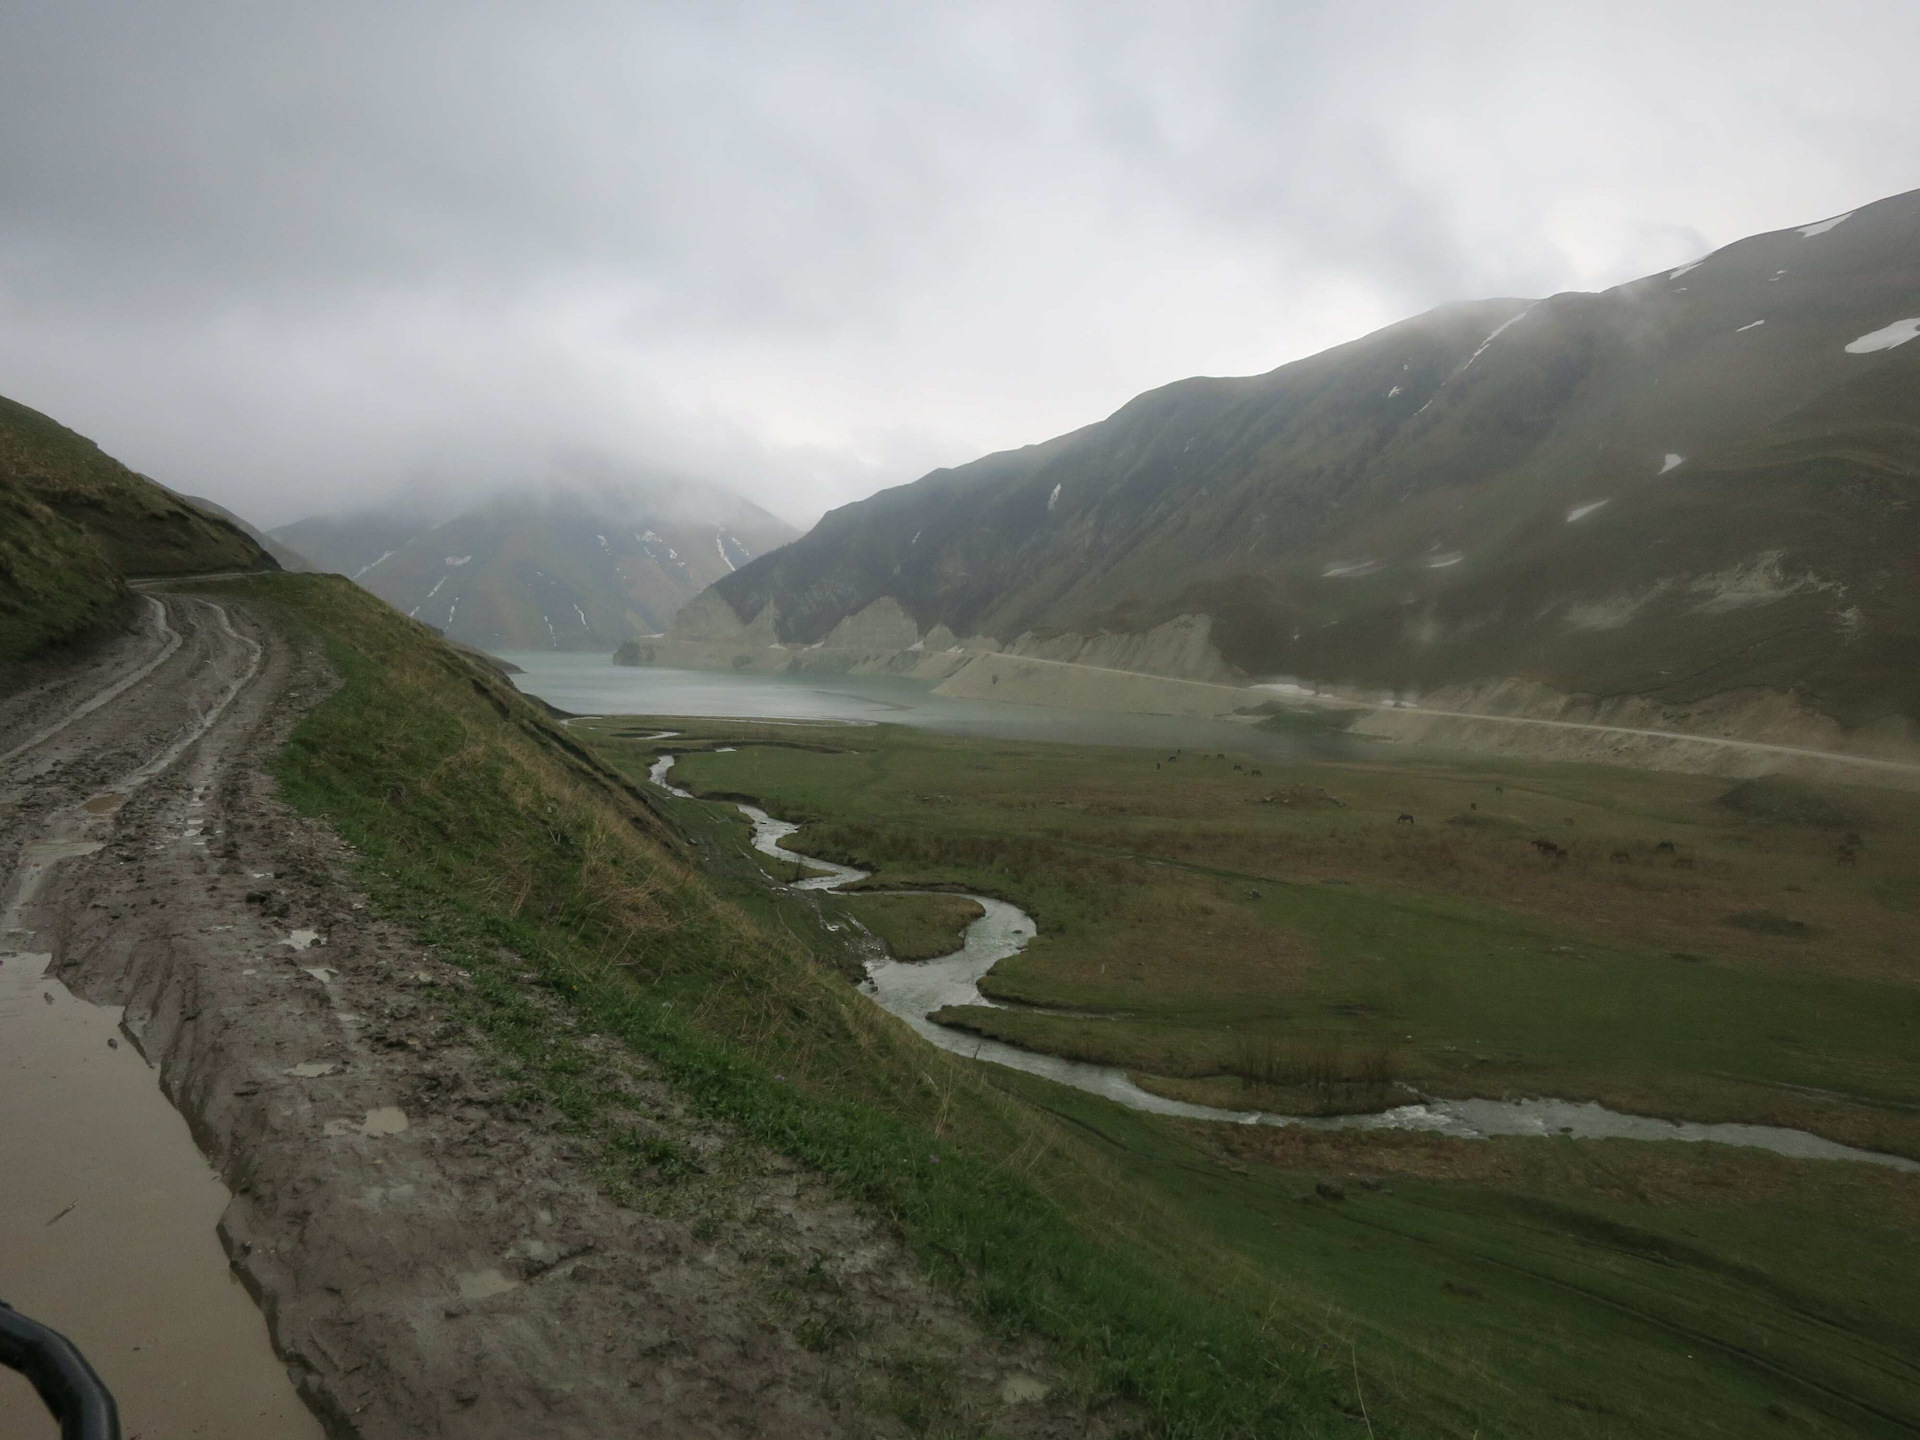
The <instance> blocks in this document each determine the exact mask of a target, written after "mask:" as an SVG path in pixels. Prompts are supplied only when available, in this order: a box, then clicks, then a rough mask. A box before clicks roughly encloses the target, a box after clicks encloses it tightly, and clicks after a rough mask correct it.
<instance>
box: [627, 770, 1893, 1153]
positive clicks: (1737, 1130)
mask: <svg viewBox="0 0 1920 1440" xmlns="http://www.w3.org/2000/svg"><path fill="white" fill-rule="evenodd" d="M673 762H674V757H673V756H672V755H662V756H661V757H660V758H659V759H657V760H656V761H655V762H654V763H653V766H652V768H651V769H649V771H648V772H647V773H648V777H649V778H650V779H651V780H652V781H653V782H654V784H656V785H658V786H660V787H661V788H662V789H664V790H666V791H667V793H668V794H670V795H674V796H677V797H679V798H682V799H691V798H693V796H692V792H691V791H688V790H685V789H682V788H680V787H679V786H676V785H674V784H673V783H672V781H671V780H670V779H669V778H668V773H669V772H670V771H671V770H672V768H673ZM737 808H738V809H739V810H740V812H741V813H742V814H744V815H745V816H746V817H747V818H748V819H749V820H750V821H752V822H753V846H754V849H756V850H758V851H760V852H761V853H762V854H765V855H770V856H773V857H774V858H776V859H779V860H781V861H783V862H791V861H793V860H795V859H799V860H801V861H803V863H805V864H807V865H809V866H812V867H814V868H816V869H820V870H824V871H826V872H828V873H826V874H824V875H819V876H814V877H811V878H809V879H806V880H802V881H799V882H798V883H796V884H794V885H793V886H791V887H790V888H792V889H796V890H837V889H839V888H840V887H842V886H845V885H851V884H854V883H856V882H857V881H861V880H865V879H867V878H868V876H869V872H868V871H865V870H858V869H855V868H854V867H852V866H850V865H835V864H832V863H831V862H829V861H826V860H819V859H815V858H814V857H812V856H801V855H798V854H796V852H794V851H792V850H786V849H783V848H781V845H780V841H782V840H783V839H785V838H786V837H787V836H789V835H792V834H793V833H795V832H796V831H797V830H799V829H800V827H799V826H798V825H795V824H793V823H791V822H789V821H786V820H776V819H774V818H773V817H772V816H770V815H768V814H767V813H766V812H765V811H764V810H762V809H760V808H759V807H758V806H755V805H745V804H742V805H739V806H738V807H737ZM774 883H778V882H774ZM967 898H968V899H970V900H973V901H975V902H976V903H977V904H979V905H980V906H981V908H982V909H984V910H985V911H986V914H985V915H983V916H981V917H980V919H978V920H976V921H974V922H973V924H972V925H970V926H969V927H968V928H967V932H966V938H965V943H964V945H963V946H962V948H961V949H960V950H958V951H956V952H955V953H954V954H952V955H948V956H944V957H942V958H941V959H938V960H919V961H911V962H902V961H898V960H879V961H875V962H873V963H872V964H870V965H869V966H868V967H867V979H868V985H867V987H866V988H865V989H864V990H863V991H862V993H863V994H866V995H867V997H868V998H869V999H871V1000H873V1001H874V1002H875V1003H876V1004H878V1005H879V1006H880V1007H881V1008H882V1009H883V1010H886V1011H887V1012H888V1013H889V1014H892V1015H895V1016H898V1017H899V1018H900V1019H901V1020H904V1021H905V1022H906V1023H907V1024H908V1025H910V1026H912V1027H913V1029H914V1031H915V1032H916V1033H918V1034H920V1035H922V1036H924V1037H925V1038H926V1039H927V1040H929V1041H931V1042H932V1043H933V1044H935V1045H938V1046H939V1047H940V1048H941V1049H942V1050H950V1051H953V1052H954V1053H955V1054H959V1055H965V1056H968V1057H969V1058H971V1059H976V1060H986V1061H991V1062H992V1063H993V1064H996V1065H1004V1066H1006V1067H1007V1068H1008V1069H1010V1070H1021V1071H1025V1072H1026V1073H1027V1074H1030V1075H1039V1076H1042V1077H1044V1078H1046V1079H1048V1080H1053V1081H1057V1082H1058V1083H1060V1084H1062V1085H1071V1086H1073V1087H1074V1088H1075V1089H1078V1090H1086V1091H1090V1092H1091V1093H1093V1094H1095V1095H1104V1096H1105V1097H1106V1098H1107V1099H1109V1100H1113V1101H1115V1102H1117V1103H1119V1104H1121V1105H1125V1106H1127V1107H1129V1108H1130V1109H1134V1110H1145V1111H1149V1112H1151V1113H1153V1114H1158V1115H1175V1116H1179V1117H1181V1118H1184V1119H1189V1120H1213V1121H1221V1122H1226V1123H1230V1124H1239V1125H1301V1126H1306V1127H1308V1128H1310V1129H1315V1130H1420V1131H1427V1132H1430V1133H1434V1134H1440V1135H1452V1136H1457V1137H1460V1138H1463V1139H1486V1138H1489V1137H1491V1136H1495V1135H1515V1136H1539V1137H1548V1136H1556V1135H1564V1136H1570V1137H1572V1138H1574V1139H1579V1140H1604V1139H1621V1140H1680V1141H1714V1142H1716V1143H1719V1144H1722V1145H1739V1146H1744V1147H1748V1148H1752V1149H1759V1150H1770V1151H1772V1152H1773V1153H1775V1154H1778V1155H1788V1156H1792V1157H1795V1158H1797V1159H1803V1160H1857V1161H1864V1162H1867V1163H1869V1164H1874V1165H1884V1166H1887V1167H1889V1168H1891V1169H1895V1170H1902V1171H1906V1172H1908V1173H1920V1162H1916V1161H1912V1160H1908V1159H1906V1158H1904V1157H1903V1156H1898V1155H1887V1154H1883V1153H1881V1152H1879V1151H1875V1150H1860V1149H1855V1148H1854V1147H1852V1146H1849V1145H1841V1144H1838V1143H1837V1142H1835V1141H1832V1140H1826V1139H1823V1138H1821V1137H1820V1136H1818V1135H1813V1134H1809V1133H1807V1132H1805V1131H1802V1130H1786V1129H1781V1128H1778V1127H1776V1126H1771V1125H1726V1124H1721V1125H1708V1124H1697V1123H1694V1122H1691V1121H1672V1120H1660V1119H1655V1118H1653V1117H1651V1116H1646V1115H1626V1114H1622V1113H1620V1112H1619V1111H1616V1110H1609V1109H1607V1108H1606V1107H1605V1106H1602V1105H1598V1104H1594V1103H1591V1102H1588V1103H1579V1102H1575V1101H1570V1100H1553V1099H1528V1100H1437V1099H1430V1098H1422V1099H1420V1100H1419V1101H1418V1102H1417V1103H1413V1104H1408V1105H1400V1106H1396V1107H1395V1108H1393V1109H1391V1110H1385V1111H1381V1112H1379V1113H1376V1114H1371V1115H1334V1116H1301V1115H1274V1114H1269V1113H1267V1112H1265V1111H1259V1110H1222V1109H1218V1108H1216V1107H1214V1106H1210V1105H1192V1104H1188V1103H1187V1102H1185V1101H1181V1100H1170V1099H1167V1098H1166V1097H1164V1096H1160V1095H1155V1094H1153V1093H1152V1092H1150V1091H1147V1090H1143V1089H1141V1088H1140V1087H1139V1086H1138V1085H1136V1084H1134V1083H1133V1081H1132V1080H1130V1079H1128V1078H1127V1075H1126V1072H1125V1071H1123V1070H1120V1069H1117V1068H1115V1067H1113V1066H1109V1065H1092V1064H1088V1063H1087V1062H1085V1061H1082V1060H1063V1059H1061V1058H1060V1057H1058V1056H1054V1055H1043V1054H1040V1053H1039V1052H1037V1051H1033V1050H1023V1049H1021V1048H1020V1047H1019V1046H1017V1045H1009V1044H1007V1043H1006V1042H1004V1041H1001V1040H990V1039H987V1038H985V1037H983V1036H976V1035H969V1034H966V1033H965V1032H964V1031H959V1030H954V1029H951V1028H949V1027H947V1026H945V1025H936V1024H934V1022H933V1021H931V1020H929V1019H928V1018H927V1016H928V1015H929V1014H931V1013H932V1012H934V1011H936V1010H939V1009H941V1008H942V1007H944V1006H949V1005H984V1006H994V1005H995V1002H994V1001H992V1000H990V999H988V998H987V997H986V996H984V995H982V994H981V993H980V988H979V982H980V979H981V977H983V976H984V975H985V974H986V973H987V972H988V971H989V970H991V969H992V968H993V967H994V965H996V964H997V963H998V962H1000V961H1001V960H1003V959H1005V958H1006V957H1007V956H1009V955H1013V954H1016V953H1017V952H1018V951H1020V950H1021V949H1023V948H1024V947H1025V946H1026V944H1027V942H1028V941H1029V940H1031V939H1032V938H1033V935H1034V933H1035V926H1034V923H1033V919H1032V917H1031V916H1029V915H1028V914H1027V913H1026V912H1025V911H1023V910H1021V909H1020V908H1019V907H1018V906H1015V905H1009V904H1008V903H1007V902H1006V901H1004V900H996V899H994V898H992V897H991V896H987V895H968V896H967Z"/></svg>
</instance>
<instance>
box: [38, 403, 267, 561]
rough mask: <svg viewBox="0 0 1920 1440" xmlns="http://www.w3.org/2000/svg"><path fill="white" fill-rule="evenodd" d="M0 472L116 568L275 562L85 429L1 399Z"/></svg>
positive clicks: (239, 533) (228, 523)
mask: <svg viewBox="0 0 1920 1440" xmlns="http://www.w3.org/2000/svg"><path fill="white" fill-rule="evenodd" d="M0 475H4V476H5V477H6V478H7V479H8V480H10V481H11V482H12V483H13V484H14V485H16V486H18V487H19V489H20V490H22V491H23V492H24V493H26V494H27V495H29V496H31V497H32V498H33V499H35V500H38V501H39V502H40V503H41V504H42V505H45V506H46V507H47V508H48V509H49V510H51V511H53V512H54V513H55V514H56V515H59V516H60V517H62V518H63V519H65V520H67V521H69V522H71V523H72V524H74V525H76V526H78V527H79V528H80V529H81V530H84V531H85V532H86V533H87V535H88V536H90V537H91V538H92V539H93V541H94V543H95V544H96V545H98V546H99V548H100V553H101V554H102V555H103V556H104V557H105V559H106V561H107V563H108V564H109V565H111V566H112V567H113V569H114V570H116V571H117V572H119V573H120V574H122V575H192V574H198V573H202V572H207V571H214V570H272V569H276V568H277V566H276V565H275V563H274V561H273V559H272V558H271V557H270V556H268V555H267V553H266V552H265V551H264V550H262V549H261V548H260V547H259V546H258V545H256V544H255V543H254V542H253V541H252V540H251V539H250V538H249V537H248V536H247V534H246V532H245V531H243V530H242V529H241V528H240V527H239V526H238V525H236V524H234V523H233V522H231V521H228V520H223V519H220V518H218V517H216V516H212V515H207V514H203V513H202V512H201V511H199V510H197V509H195V508H194V507H193V506H192V505H191V504H189V503H188V502H187V501H185V500H183V499H182V498H181V497H180V496H178V495H175V494H174V493H173V492H172V491H170V490H168V489H166V488H164V487H163V486H160V485H157V484H155V483H154V482H153V481H151V480H149V479H147V477H146V476H144V475H137V474H135V473H134V472H133V471H131V470H129V469H128V468H127V467H126V466H124V465H122V464H121V463H120V462H119V461H118V460H115V459H114V458H113V457H112V456H110V455H108V454H106V453H105V452H104V451H103V450H101V448H100V447H99V446H98V445H96V444H94V443H93V441H91V440H89V439H87V438H86V437H85V436H83V435H76V434H75V433H74V432H73V431H71V430H69V429H67V428H66V426H64V425H62V424H60V423H59V422H58V421H55V420H52V419H49V418H48V417H47V416H45V415H42V414H41V413H40V412H39V411H37V410H29V409H28V408H27V407H26V406H25V405H21V404H18V403H16V402H14V401H12V400H7V399H5V398H0Z"/></svg>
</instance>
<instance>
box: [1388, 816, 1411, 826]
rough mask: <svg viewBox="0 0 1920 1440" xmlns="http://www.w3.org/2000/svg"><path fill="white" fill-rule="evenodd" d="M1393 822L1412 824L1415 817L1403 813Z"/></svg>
mask: <svg viewBox="0 0 1920 1440" xmlns="http://www.w3.org/2000/svg"><path fill="white" fill-rule="evenodd" d="M1393 823H1394V824H1396V825H1411V824H1412V823H1413V817H1412V816H1411V815H1402V816H1401V817H1400V818H1399V819H1398V820H1396V821H1394V822H1393Z"/></svg>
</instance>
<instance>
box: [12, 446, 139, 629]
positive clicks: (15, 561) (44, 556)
mask: <svg viewBox="0 0 1920 1440" xmlns="http://www.w3.org/2000/svg"><path fill="white" fill-rule="evenodd" d="M126 598H127V587H126V585H125V583H124V582H123V581H122V580H121V579H120V577H119V576H118V575H117V574H115V573H114V571H113V568H112V567H111V566H110V565H108V564H107V562H106V558H105V557H104V556H103V555H101V553H100V548H99V546H97V545H95V544H94V543H93V541H92V539H91V538H89V537H88V535H87V533H86V532H85V531H83V530H82V529H81V528H80V527H79V526H77V525H75V524H74V523H73V522H72V521H70V520H64V519H62V518H61V517H60V516H58V515H56V514H54V512H53V511H51V510H49V509H48V508H47V507H46V506H45V505H43V504H41V503H40V502H39V501H38V500H36V499H34V497H33V496H32V495H31V494H30V493H28V492H27V491H26V489H25V488H24V487H22V486H21V485H20V484H19V483H18V482H17V481H15V480H14V479H12V478H11V477H10V476H9V475H7V474H5V473H4V472H0V667H4V666H7V665H10V664H12V663H14V662H16V661H19V660H24V659H26V658H27V657H28V656H30V655H33V654H36V653H37V652H39V651H41V650H43V649H45V648H46V647H48V646H49V645H57V644H60V643H61V642H63V641H67V640H73V639H77V638H78V637H80V636H82V635H85V634H88V633H89V632H92V631H95V630H98V629H100V628H102V627H103V626H106V625H108V624H110V623H112V621H113V620H114V618H115V617H116V616H118V615H119V614H120V613H121V611H122V608H123V607H124V605H125V602H126Z"/></svg>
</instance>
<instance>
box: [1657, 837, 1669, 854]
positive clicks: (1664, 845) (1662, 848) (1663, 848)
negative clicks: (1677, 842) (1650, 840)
mask: <svg viewBox="0 0 1920 1440" xmlns="http://www.w3.org/2000/svg"><path fill="white" fill-rule="evenodd" d="M1653 853H1654V854H1656V855H1671V854H1673V842H1672V841H1671V840H1662V841H1661V842H1660V843H1659V844H1658V845H1656V846H1654V847H1653Z"/></svg>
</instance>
